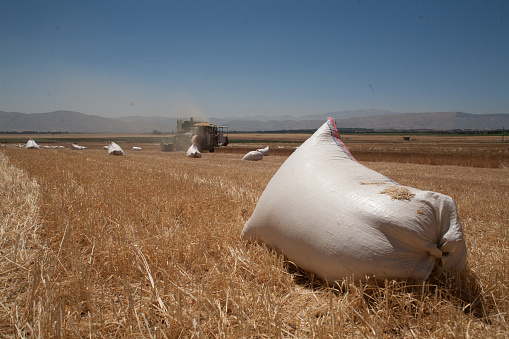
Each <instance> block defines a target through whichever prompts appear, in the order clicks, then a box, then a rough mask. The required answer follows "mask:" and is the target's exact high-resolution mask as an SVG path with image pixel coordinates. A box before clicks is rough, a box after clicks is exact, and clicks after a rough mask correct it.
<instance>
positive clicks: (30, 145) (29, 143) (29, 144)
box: [26, 138, 39, 149]
mask: <svg viewBox="0 0 509 339" xmlns="http://www.w3.org/2000/svg"><path fill="white" fill-rule="evenodd" d="M26 148H29V149H38V148H39V145H37V143H36V142H35V140H33V139H31V138H30V140H28V141H27V144H26Z"/></svg>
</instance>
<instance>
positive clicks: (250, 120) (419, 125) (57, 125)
mask: <svg viewBox="0 0 509 339" xmlns="http://www.w3.org/2000/svg"><path fill="white" fill-rule="evenodd" d="M329 116H331V117H333V118H334V119H335V120H336V124H337V126H338V127H339V128H369V129H406V130H409V129H429V130H453V129H476V130H483V129H499V128H502V127H505V128H509V114H507V113H506V114H470V113H462V112H434V113H394V112H389V111H385V110H374V109H370V110H357V111H341V112H329V113H323V114H317V115H306V116H301V117H293V116H289V115H286V116H276V117H267V116H255V117H247V118H236V117H230V118H210V119H209V121H210V122H211V123H213V124H216V125H222V126H228V127H229V130H230V131H271V130H292V129H293V130H298V129H316V128H318V127H320V126H321V125H322V124H323V123H324V122H325V121H326V119H327V117H329ZM176 122H177V119H176V118H174V117H123V118H115V119H114V118H103V117H100V116H96V115H88V114H83V113H78V112H71V111H56V112H49V113H32V114H26V113H12V112H2V111H0V131H18V132H21V131H37V132H80V133H150V132H152V131H154V130H159V131H161V132H169V131H173V130H175V129H176Z"/></svg>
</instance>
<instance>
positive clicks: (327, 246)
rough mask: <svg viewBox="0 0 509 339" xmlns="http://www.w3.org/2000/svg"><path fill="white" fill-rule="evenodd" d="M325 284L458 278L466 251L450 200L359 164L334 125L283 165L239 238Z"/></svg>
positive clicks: (325, 126)
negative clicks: (437, 275)
mask: <svg viewBox="0 0 509 339" xmlns="http://www.w3.org/2000/svg"><path fill="white" fill-rule="evenodd" d="M242 237H244V238H245V239H248V240H251V241H261V242H264V243H266V244H267V245H268V246H269V247H272V248H274V249H276V250H277V251H279V252H282V253H283V254H284V255H285V256H286V257H287V258H288V260H290V261H291V262H293V263H295V264H296V265H297V266H299V267H300V268H302V269H304V270H307V271H309V272H312V273H315V274H317V275H318V276H320V277H321V278H322V279H323V280H325V281H326V282H328V283H329V284H334V282H335V281H338V280H343V279H348V278H353V279H354V280H355V281H358V280H366V279H371V278H374V279H400V278H401V279H403V278H410V279H416V280H418V281H423V280H426V279H427V278H428V277H429V276H430V274H431V272H432V270H433V269H434V268H435V269H437V271H439V272H440V271H448V272H460V271H462V270H463V269H464V268H465V265H466V260H467V248H466V245H465V240H464V237H463V229H462V226H461V223H460V220H459V217H458V212H457V209H456V204H455V202H454V200H453V199H452V198H451V197H449V196H447V195H444V194H441V193H436V192H430V191H421V190H419V189H416V188H412V187H408V186H402V185H399V184H398V183H396V182H394V181H393V180H391V179H389V178H387V177H386V176H384V175H382V174H380V173H377V172H375V171H373V170H371V169H369V168H368V167H365V166H364V165H362V164H360V163H358V162H357V161H356V160H355V158H354V157H353V156H352V154H351V153H350V151H349V150H348V148H347V147H346V146H345V144H343V142H342V141H341V139H340V137H339V133H338V130H337V128H336V124H335V122H334V120H333V119H332V118H329V120H328V121H327V122H326V123H324V124H323V125H322V127H320V128H319V129H318V130H317V131H316V132H315V133H314V134H313V135H312V136H311V137H310V138H309V139H308V140H307V141H306V142H305V143H303V144H302V145H301V146H300V147H299V148H297V150H295V152H294V153H293V154H292V155H291V156H290V157H289V158H288V159H287V160H286V161H285V162H284V163H283V165H282V166H281V167H280V168H279V170H278V171H277V172H276V174H275V175H274V176H273V177H272V179H271V180H270V182H269V184H268V185H267V187H266V188H265V190H264V192H263V194H262V195H261V197H260V199H259V200H258V204H257V205H256V208H255V210H254V212H253V214H252V216H251V218H250V219H249V220H248V221H247V223H246V224H245V226H244V229H243V231H242Z"/></svg>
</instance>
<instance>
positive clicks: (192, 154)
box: [187, 144, 201, 158]
mask: <svg viewBox="0 0 509 339" xmlns="http://www.w3.org/2000/svg"><path fill="white" fill-rule="evenodd" d="M187 156H188V157H189V158H201V153H200V151H198V147H196V144H192V145H191V147H189V149H188V150H187Z"/></svg>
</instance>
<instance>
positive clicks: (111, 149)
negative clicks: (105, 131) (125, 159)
mask: <svg viewBox="0 0 509 339" xmlns="http://www.w3.org/2000/svg"><path fill="white" fill-rule="evenodd" d="M108 154H110V155H124V150H123V149H122V148H121V147H120V146H119V145H118V144H117V143H115V142H113V141H110V145H109V146H108Z"/></svg>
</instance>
